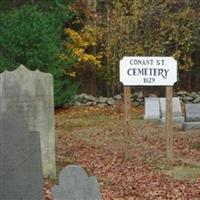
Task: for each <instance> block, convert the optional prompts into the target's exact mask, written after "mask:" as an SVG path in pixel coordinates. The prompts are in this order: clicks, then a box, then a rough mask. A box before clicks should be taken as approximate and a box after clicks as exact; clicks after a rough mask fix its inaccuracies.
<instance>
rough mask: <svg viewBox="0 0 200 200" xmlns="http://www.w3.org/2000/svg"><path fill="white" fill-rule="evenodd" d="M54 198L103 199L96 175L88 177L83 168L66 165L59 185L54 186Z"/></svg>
mask: <svg viewBox="0 0 200 200" xmlns="http://www.w3.org/2000/svg"><path fill="white" fill-rule="evenodd" d="M52 194H53V198H54V200H101V195H100V191H99V186H98V182H97V179H96V177H94V176H92V177H88V175H87V173H86V172H85V171H84V169H83V168H81V167H80V166H76V165H69V166H67V167H65V168H64V169H63V170H62V171H61V172H60V174H59V185H56V186H54V187H53V188H52Z"/></svg>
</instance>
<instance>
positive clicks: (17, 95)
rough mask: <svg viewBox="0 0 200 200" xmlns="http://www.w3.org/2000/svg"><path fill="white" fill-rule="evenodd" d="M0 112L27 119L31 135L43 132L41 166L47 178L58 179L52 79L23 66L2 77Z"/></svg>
mask: <svg viewBox="0 0 200 200" xmlns="http://www.w3.org/2000/svg"><path fill="white" fill-rule="evenodd" d="M0 99H1V101H0V112H15V113H20V114H22V115H23V116H24V118H25V120H26V121H27V123H28V126H29V130H30V131H38V132H40V139H41V151H42V164H43V165H42V166H43V174H44V175H45V176H52V177H55V175H56V167H55V133H54V101H53V77H52V75H51V74H49V73H42V72H40V71H38V70H36V71H30V70H28V69H27V68H25V67H24V66H23V65H21V66H20V67H19V68H17V69H16V70H15V71H12V72H9V71H5V72H3V73H2V74H0Z"/></svg>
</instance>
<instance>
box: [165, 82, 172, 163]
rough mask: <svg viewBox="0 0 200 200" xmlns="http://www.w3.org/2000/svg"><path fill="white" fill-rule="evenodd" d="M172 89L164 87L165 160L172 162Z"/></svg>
mask: <svg viewBox="0 0 200 200" xmlns="http://www.w3.org/2000/svg"><path fill="white" fill-rule="evenodd" d="M172 96H173V88H172V87H171V86H170V87H169V86H168V87H166V135H167V159H168V160H170V161H172V160H173V119H172V118H173V110H172V109H173V107H172V106H173V105H172Z"/></svg>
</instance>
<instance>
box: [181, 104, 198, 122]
mask: <svg viewBox="0 0 200 200" xmlns="http://www.w3.org/2000/svg"><path fill="white" fill-rule="evenodd" d="M185 120H186V121H187V122H200V104H185Z"/></svg>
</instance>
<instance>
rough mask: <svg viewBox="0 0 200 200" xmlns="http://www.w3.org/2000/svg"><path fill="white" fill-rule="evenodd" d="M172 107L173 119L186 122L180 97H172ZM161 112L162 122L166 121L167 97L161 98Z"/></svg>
mask: <svg viewBox="0 0 200 200" xmlns="http://www.w3.org/2000/svg"><path fill="white" fill-rule="evenodd" d="M172 106H173V107H172V109H173V121H175V122H178V123H182V122H184V117H183V115H182V109H181V102H180V99H179V97H173V99H172ZM160 113H161V122H162V123H165V121H166V98H160Z"/></svg>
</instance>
